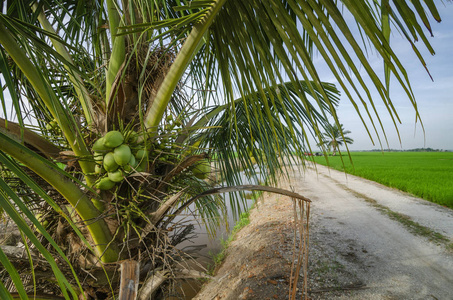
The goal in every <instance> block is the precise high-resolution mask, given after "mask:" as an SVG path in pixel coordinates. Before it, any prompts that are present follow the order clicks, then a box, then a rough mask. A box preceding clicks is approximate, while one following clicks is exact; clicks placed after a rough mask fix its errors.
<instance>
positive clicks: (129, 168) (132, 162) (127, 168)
mask: <svg viewBox="0 0 453 300" xmlns="http://www.w3.org/2000/svg"><path fill="white" fill-rule="evenodd" d="M135 167H137V161H136V160H135V156H133V155H131V159H130V160H129V163H128V164H127V165H125V166H124V167H123V169H124V171H126V172H131V171H132V169H133V168H135Z"/></svg>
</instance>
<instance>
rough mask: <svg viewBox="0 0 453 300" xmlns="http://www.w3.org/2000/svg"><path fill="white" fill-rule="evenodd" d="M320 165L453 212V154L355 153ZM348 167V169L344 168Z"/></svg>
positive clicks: (317, 160)
mask: <svg viewBox="0 0 453 300" xmlns="http://www.w3.org/2000/svg"><path fill="white" fill-rule="evenodd" d="M351 157H352V164H351V162H350V160H349V157H348V156H347V154H343V156H342V158H343V162H342V161H341V157H340V156H329V157H328V163H327V162H326V159H325V158H324V157H315V158H314V160H315V161H316V162H317V163H320V164H323V165H327V164H329V166H330V167H331V168H334V169H337V170H340V171H346V172H347V173H350V174H353V175H357V176H360V177H363V178H366V179H370V180H373V181H376V182H379V183H381V184H384V185H386V186H389V187H393V188H397V189H399V190H402V191H405V192H409V193H411V194H413V195H416V196H418V197H421V198H424V199H426V200H429V201H432V202H435V203H438V204H441V205H444V206H448V207H451V208H453V152H384V153H381V152H351ZM343 163H344V165H343Z"/></svg>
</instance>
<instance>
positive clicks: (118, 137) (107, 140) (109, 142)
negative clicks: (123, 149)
mask: <svg viewBox="0 0 453 300" xmlns="http://www.w3.org/2000/svg"><path fill="white" fill-rule="evenodd" d="M123 142H124V137H123V135H122V134H121V132H119V131H116V130H112V131H109V132H107V133H106V134H105V135H104V146H105V147H108V148H111V149H113V148H116V147H118V146H119V145H121V144H122V143H123Z"/></svg>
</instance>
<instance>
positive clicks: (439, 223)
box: [196, 166, 453, 300]
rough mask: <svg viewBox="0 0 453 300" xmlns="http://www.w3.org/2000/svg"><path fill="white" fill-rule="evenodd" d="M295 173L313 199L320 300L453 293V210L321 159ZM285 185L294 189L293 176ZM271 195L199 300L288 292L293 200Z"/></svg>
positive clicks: (314, 286)
mask: <svg viewBox="0 0 453 300" xmlns="http://www.w3.org/2000/svg"><path fill="white" fill-rule="evenodd" d="M317 168H318V170H317V173H316V171H314V170H313V169H308V170H306V172H305V173H302V172H295V173H294V174H292V176H291V178H290V179H291V186H293V187H294V189H295V191H296V192H298V193H300V194H302V195H304V196H306V197H308V198H310V199H312V200H313V203H312V207H311V208H312V210H311V220H310V226H311V227H310V230H311V231H310V258H309V260H310V262H309V264H310V266H309V289H311V293H310V297H311V298H313V299H332V298H336V299H453V254H452V252H453V247H452V245H453V211H452V210H450V209H446V208H443V207H440V206H438V205H435V204H431V203H429V202H426V201H424V200H421V199H418V198H415V197H412V196H410V195H408V194H406V193H402V192H399V191H396V190H393V189H389V188H387V187H384V186H382V185H379V184H377V183H374V182H370V181H368V180H364V179H361V178H357V177H354V176H350V175H348V176H347V178H346V176H345V174H344V173H341V172H337V171H333V170H330V171H329V170H328V169H327V168H325V167H323V166H318V167H317ZM281 186H282V187H284V188H285V187H286V188H289V183H288V182H283V183H282V185H281ZM288 202H289V201H287V200H283V199H282V198H281V197H278V196H266V197H265V198H264V200H263V202H262V203H261V204H260V205H259V207H258V209H255V210H254V211H253V212H252V214H251V223H250V225H249V226H247V227H246V228H244V229H243V230H241V231H240V232H239V234H238V235H237V239H236V240H235V241H234V242H233V243H232V245H231V247H230V248H229V250H228V256H227V258H226V260H225V263H224V264H223V266H222V267H221V268H220V269H219V270H218V272H217V275H216V277H215V278H214V279H213V280H212V281H211V282H210V283H209V284H208V285H207V286H205V288H204V289H203V290H202V292H201V293H200V294H199V295H198V296H197V298H196V299H202V300H211V299H287V297H288V296H287V291H288V277H289V268H290V263H291V258H292V252H291V249H292V227H291V225H292V209H291V208H292V206H291V203H288Z"/></svg>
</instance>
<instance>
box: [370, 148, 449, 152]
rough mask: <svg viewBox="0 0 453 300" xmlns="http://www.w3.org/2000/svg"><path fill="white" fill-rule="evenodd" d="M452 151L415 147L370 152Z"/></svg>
mask: <svg viewBox="0 0 453 300" xmlns="http://www.w3.org/2000/svg"><path fill="white" fill-rule="evenodd" d="M382 151H385V152H451V150H443V149H433V148H415V149H408V150H398V149H387V150H381V149H373V150H370V152H382Z"/></svg>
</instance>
